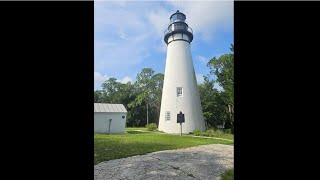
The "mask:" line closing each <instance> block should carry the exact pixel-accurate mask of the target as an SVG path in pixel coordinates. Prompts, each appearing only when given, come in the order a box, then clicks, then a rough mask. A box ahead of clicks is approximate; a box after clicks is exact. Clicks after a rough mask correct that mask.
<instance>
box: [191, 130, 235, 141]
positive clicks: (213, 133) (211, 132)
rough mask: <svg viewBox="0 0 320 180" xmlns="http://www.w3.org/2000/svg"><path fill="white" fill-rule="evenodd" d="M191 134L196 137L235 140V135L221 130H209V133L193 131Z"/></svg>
mask: <svg viewBox="0 0 320 180" xmlns="http://www.w3.org/2000/svg"><path fill="white" fill-rule="evenodd" d="M191 134H193V135H195V136H206V137H217V138H224V139H230V140H233V134H230V133H225V132H223V131H221V130H214V129H209V130H207V131H199V130H194V131H192V133H191Z"/></svg>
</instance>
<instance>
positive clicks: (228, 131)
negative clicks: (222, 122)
mask: <svg viewBox="0 0 320 180" xmlns="http://www.w3.org/2000/svg"><path fill="white" fill-rule="evenodd" d="M224 132H225V133H228V134H231V133H232V132H231V129H224Z"/></svg>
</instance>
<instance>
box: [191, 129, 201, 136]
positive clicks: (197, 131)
mask: <svg viewBox="0 0 320 180" xmlns="http://www.w3.org/2000/svg"><path fill="white" fill-rule="evenodd" d="M201 133H202V132H201V131H200V130H198V129H196V130H194V131H192V134H194V135H195V136H200V135H201Z"/></svg>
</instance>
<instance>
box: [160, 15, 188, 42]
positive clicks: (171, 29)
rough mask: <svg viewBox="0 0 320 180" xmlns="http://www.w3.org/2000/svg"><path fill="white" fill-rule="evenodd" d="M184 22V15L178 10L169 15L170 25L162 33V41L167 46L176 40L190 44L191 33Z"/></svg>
mask: <svg viewBox="0 0 320 180" xmlns="http://www.w3.org/2000/svg"><path fill="white" fill-rule="evenodd" d="M185 20H186V15H185V14H183V13H181V12H179V10H177V12H175V13H174V14H172V15H171V17H170V24H169V26H168V28H167V29H166V30H165V32H164V41H165V42H166V43H167V44H169V43H170V42H172V41H177V40H182V41H187V42H189V43H190V42H191V41H192V40H193V31H192V29H191V28H190V27H189V26H188V24H187V23H186V21H185Z"/></svg>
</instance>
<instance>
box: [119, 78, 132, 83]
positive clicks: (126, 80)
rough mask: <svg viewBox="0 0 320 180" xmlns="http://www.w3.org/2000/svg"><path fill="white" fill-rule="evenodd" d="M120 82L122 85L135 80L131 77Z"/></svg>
mask: <svg viewBox="0 0 320 180" xmlns="http://www.w3.org/2000/svg"><path fill="white" fill-rule="evenodd" d="M119 82H121V83H122V84H126V83H128V82H133V80H132V78H130V77H129V76H126V77H124V78H123V79H121V80H119Z"/></svg>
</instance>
